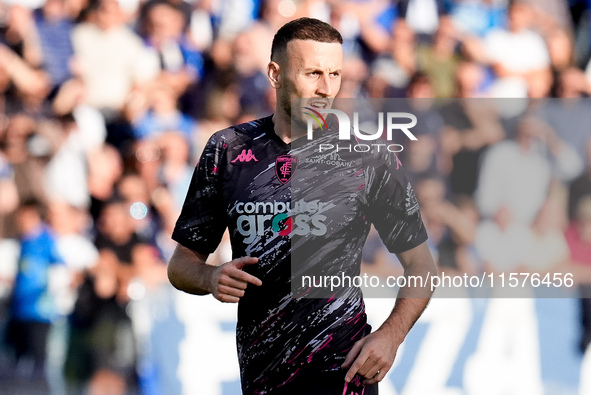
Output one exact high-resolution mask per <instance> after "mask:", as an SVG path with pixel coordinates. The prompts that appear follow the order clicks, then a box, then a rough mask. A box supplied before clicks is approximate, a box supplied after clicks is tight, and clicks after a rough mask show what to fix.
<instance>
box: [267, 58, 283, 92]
mask: <svg viewBox="0 0 591 395" xmlns="http://www.w3.org/2000/svg"><path fill="white" fill-rule="evenodd" d="M267 78H269V83H270V84H271V86H272V87H273V89H279V88H281V67H280V66H279V64H278V63H277V62H273V61H271V62H269V65H268V66H267Z"/></svg>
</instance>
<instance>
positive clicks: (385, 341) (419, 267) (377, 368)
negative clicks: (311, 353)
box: [342, 242, 437, 385]
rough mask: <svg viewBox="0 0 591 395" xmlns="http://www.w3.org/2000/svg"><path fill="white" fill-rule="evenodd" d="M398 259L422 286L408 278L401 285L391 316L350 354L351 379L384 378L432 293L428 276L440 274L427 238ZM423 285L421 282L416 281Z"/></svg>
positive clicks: (407, 274) (347, 360)
mask: <svg viewBox="0 0 591 395" xmlns="http://www.w3.org/2000/svg"><path fill="white" fill-rule="evenodd" d="M397 255H398V259H399V260H400V262H401V263H402V266H403V267H404V276H405V277H406V278H407V280H409V278H410V276H420V277H421V278H422V279H423V281H422V284H423V285H424V286H423V287H414V286H411V285H414V281H407V282H406V283H407V285H406V286H405V287H402V288H400V290H399V291H398V296H397V298H396V304H395V305H394V309H393V310H392V313H390V316H389V317H388V318H387V319H386V321H385V322H384V323H383V324H382V325H381V326H380V327H379V328H378V329H377V330H376V331H375V332H373V333H371V334H369V335H367V336H366V337H364V338H363V339H361V340H359V341H358V342H357V343H355V345H354V346H353V348H352V349H351V351H349V353H348V354H347V357H346V358H345V362H344V363H343V365H342V367H343V368H347V367H349V366H350V368H349V371H348V372H347V374H346V376H345V381H347V382H349V381H351V380H352V379H353V376H355V374H356V373H359V374H360V375H362V376H364V377H366V380H365V381H364V384H367V385H370V384H374V383H377V382H379V381H381V380H382V379H383V378H384V377H385V376H386V373H388V371H389V370H390V368H391V367H392V365H393V363H394V358H395V357H396V352H397V350H398V347H399V346H400V344H401V343H402V341H403V340H404V338H405V337H406V335H407V334H408V332H409V331H410V329H411V328H412V327H413V325H414V323H415V322H416V321H417V320H418V319H419V317H420V316H421V314H422V313H423V311H424V310H425V308H426V307H427V304H428V303H429V299H430V297H431V294H432V293H433V292H432V290H431V289H430V287H429V285H428V277H429V276H435V275H437V267H436V266H435V262H434V261H433V257H432V256H431V252H430V251H429V247H428V246H427V243H426V242H424V243H422V244H420V245H418V246H417V247H415V248H412V249H410V250H408V251H405V252H402V253H400V254H397ZM417 283H418V284H417V285H420V282H417Z"/></svg>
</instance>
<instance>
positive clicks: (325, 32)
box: [271, 17, 343, 61]
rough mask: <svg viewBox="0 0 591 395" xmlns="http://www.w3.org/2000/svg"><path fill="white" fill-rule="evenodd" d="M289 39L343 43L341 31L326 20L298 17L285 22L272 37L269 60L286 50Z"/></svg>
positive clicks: (274, 58)
mask: <svg viewBox="0 0 591 395" xmlns="http://www.w3.org/2000/svg"><path fill="white" fill-rule="evenodd" d="M291 40H313V41H318V42H321V43H339V44H342V43H343V37H342V36H341V33H339V31H338V30H337V29H335V28H334V27H332V26H330V25H329V24H328V23H326V22H322V21H321V20H318V19H314V18H306V17H304V18H299V19H295V20H293V21H290V22H287V23H286V24H285V25H283V26H281V28H280V29H279V30H278V31H277V33H276V34H275V37H273V44H272V45H271V60H273V61H274V60H276V59H277V55H278V54H280V53H283V52H285V51H286V50H287V43H288V42H290V41H291Z"/></svg>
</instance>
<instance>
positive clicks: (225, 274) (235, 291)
mask: <svg viewBox="0 0 591 395" xmlns="http://www.w3.org/2000/svg"><path fill="white" fill-rule="evenodd" d="M258 261H259V259H258V258H253V257H249V256H245V257H242V258H238V259H234V260H232V261H230V262H226V263H224V264H223V265H221V266H218V267H216V268H215V269H213V271H212V273H211V277H210V279H209V291H210V292H211V293H212V295H213V296H214V297H215V298H216V299H217V300H219V301H221V302H226V303H237V302H238V301H239V300H240V298H241V297H243V296H244V291H245V290H246V286H247V285H248V283H251V284H253V285H256V286H260V285H262V284H263V283H262V281H261V280H259V279H258V278H256V277H255V276H253V275H251V274H248V273H246V272H245V271H243V270H242V269H243V268H244V267H245V266H247V265H254V264H256V263H257V262H258Z"/></svg>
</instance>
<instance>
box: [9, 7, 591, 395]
mask: <svg viewBox="0 0 591 395" xmlns="http://www.w3.org/2000/svg"><path fill="white" fill-rule="evenodd" d="M590 11H591V2H588V1H583V0H568V1H567V0H543V1H542V0H537V1H533V0H516V1H508V0H398V1H396V0H392V1H391V0H342V1H338V0H193V1H184V0H147V1H144V0H26V1H25V0H20V1H17V0H13V1H8V0H3V1H1V0H0V336H1V337H2V340H5V344H4V345H3V346H2V347H1V348H0V372H2V373H0V381H2V380H3V379H7V378H10V380H12V381H15V380H16V381H18V384H16V385H18V386H20V387H18V388H24V387H23V386H28V387H27V388H30V391H31V392H30V393H37V392H35V391H38V393H44V391H46V389H47V385H50V386H52V390H53V391H55V393H60V391H62V392H61V393H63V391H64V388H68V391H69V393H85V391H88V392H89V393H91V394H94V393H108V394H123V393H125V391H129V390H130V389H134V388H136V387H137V386H138V384H137V383H138V380H139V381H141V380H142V377H143V379H145V375H144V376H143V375H142V372H138V366H140V365H141V366H146V364H145V363H146V361H148V362H150V355H148V354H149V352H146V351H145V350H147V349H149V348H150V347H149V346H148V345H147V343H148V340H147V339H148V338H149V336H147V335H146V333H149V330H150V323H149V319H148V323H146V322H145V321H146V320H142V319H138V318H137V317H138V316H140V318H141V317H142V315H141V314H139V315H138V314H134V311H136V313H137V310H138V309H135V310H134V309H130V308H129V307H130V306H131V305H134V302H138V301H141V300H145V299H146V298H148V297H149V295H154V294H158V292H160V291H161V290H162V289H166V288H167V287H168V285H167V279H166V265H165V263H166V262H167V260H168V258H169V257H170V255H171V253H172V250H173V248H174V246H175V245H174V243H173V242H172V241H171V240H170V235H171V233H172V228H173V226H174V222H175V220H176V218H177V216H178V214H179V212H180V208H181V206H182V203H183V200H184V196H185V193H186V190H187V187H188V184H189V181H190V177H191V174H192V171H193V168H194V165H195V163H196V162H197V160H198V157H199V154H200V152H201V149H202V148H203V146H204V144H205V142H206V141H207V139H208V138H209V137H210V136H211V134H212V133H214V132H215V131H217V130H220V129H223V128H225V127H227V126H229V125H231V124H235V123H240V122H244V121H247V120H251V119H255V118H258V117H261V116H265V115H269V114H271V113H272V112H273V108H274V106H275V103H274V100H275V96H274V92H273V91H272V89H271V88H270V86H269V84H268V82H267V78H266V66H267V64H268V62H269V56H270V48H271V41H272V38H273V35H274V34H275V32H276V30H277V29H278V28H279V27H280V26H282V25H283V24H284V23H285V22H287V21H289V20H291V19H295V18H297V17H301V16H311V17H315V18H319V19H322V20H324V21H327V22H329V23H330V24H332V25H333V26H334V27H336V28H337V29H338V30H339V31H340V32H341V34H342V35H343V38H344V44H343V48H344V53H345V63H344V70H343V76H342V87H341V91H340V93H339V97H343V98H371V99H379V98H400V99H404V102H402V101H401V102H400V103H401V104H400V105H401V106H406V107H407V108H408V109H409V111H410V112H412V113H413V114H415V115H417V118H418V120H419V123H418V124H417V127H416V128H415V129H413V132H414V133H416V134H417V136H418V137H419V139H418V141H417V142H413V143H412V144H405V150H404V151H403V152H402V154H401V159H402V163H403V164H404V166H405V167H406V169H407V171H408V172H409V175H410V177H411V179H412V181H413V182H414V186H415V190H416V193H417V196H418V200H419V203H420V205H421V210H422V213H423V219H424V221H425V224H426V226H427V229H428V232H429V235H430V243H431V247H432V250H433V251H434V253H435V254H436V257H437V260H438V263H439V266H440V268H442V269H445V270H446V271H449V272H453V271H456V272H458V273H481V272H483V271H489V272H495V271H496V272H502V271H514V272H519V271H530V272H531V271H540V272H548V271H550V270H558V271H560V270H561V271H563V272H564V271H566V270H568V271H571V272H574V273H576V276H575V278H576V281H578V283H581V284H582V285H581V292H584V293H585V294H586V295H587V297H591V287H590V286H589V285H585V283H586V284H591V275H589V269H591V130H590V129H589V128H591V111H590V110H591V101H589V100H586V99H585V98H586V97H588V95H589V94H590V93H591V65H590V63H589V59H590V58H591V12H590ZM447 98H459V99H458V100H446V99H447ZM472 98H474V99H476V98H488V99H482V100H467V99H472ZM493 98H506V100H502V101H498V100H496V101H495V100H494V99H493ZM432 99H437V100H432ZM544 99H545V100H544ZM368 245H369V247H368V250H367V254H366V261H367V265H366V267H367V270H368V271H373V272H374V273H378V274H381V275H388V274H390V273H394V272H396V268H395V266H394V265H393V260H394V257H393V256H391V255H390V254H388V253H387V251H385V250H383V249H382V248H380V247H379V243H373V241H372V240H371V238H370V243H369V244H368ZM227 258H228V251H227V248H225V249H220V250H219V254H218V255H217V256H216V257H214V260H216V259H217V261H218V262H219V261H223V260H224V259H227ZM581 304H582V311H584V312H585V311H586V313H584V314H582V317H583V321H584V322H583V328H584V329H585V330H584V331H583V335H582V336H581V344H580V346H581V349H582V350H584V349H585V348H586V347H587V345H588V344H589V342H591V304H590V303H589V299H582V302H581ZM134 306H136V307H137V304H136V305H134ZM140 310H141V309H140ZM148 315H149V314H148ZM56 339H57V340H56ZM48 341H50V342H51V341H53V342H54V343H52V344H53V345H54V347H53V348H52V350H53V351H52V353H50V355H49V356H48V353H47V352H46V350H47V349H48V347H47V342H48ZM56 350H57V351H56ZM142 350H143V351H142ZM48 357H49V358H50V360H48ZM152 359H153V358H152ZM142 361H143V362H144V365H142ZM151 362H154V361H151ZM48 365H51V366H49V368H48ZM51 368H53V369H54V371H53V377H54V378H53V379H51V374H49V376H50V380H46V377H47V376H48V374H47V371H48V369H49V371H50V373H51ZM62 372H63V373H62ZM56 377H57V378H56ZM138 377H139V379H138ZM19 380H20V381H19ZM48 382H49V384H48ZM140 387H141V385H140Z"/></svg>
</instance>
